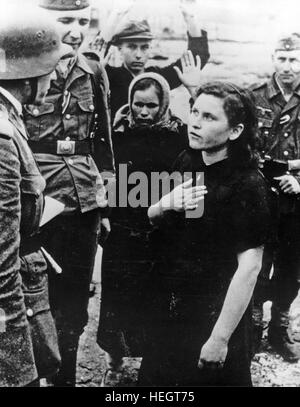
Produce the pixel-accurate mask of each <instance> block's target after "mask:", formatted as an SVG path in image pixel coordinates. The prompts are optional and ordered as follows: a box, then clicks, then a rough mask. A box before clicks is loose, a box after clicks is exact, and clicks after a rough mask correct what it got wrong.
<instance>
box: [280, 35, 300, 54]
mask: <svg viewBox="0 0 300 407" xmlns="http://www.w3.org/2000/svg"><path fill="white" fill-rule="evenodd" d="M295 50H300V33H292V34H290V35H282V36H281V37H280V38H279V39H278V41H277V43H276V45H275V51H295Z"/></svg>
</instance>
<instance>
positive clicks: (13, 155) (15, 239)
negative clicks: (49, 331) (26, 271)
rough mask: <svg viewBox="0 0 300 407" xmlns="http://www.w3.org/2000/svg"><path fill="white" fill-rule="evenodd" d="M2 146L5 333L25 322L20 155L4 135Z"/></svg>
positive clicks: (0, 245) (0, 258) (0, 260)
mask: <svg viewBox="0 0 300 407" xmlns="http://www.w3.org/2000/svg"><path fill="white" fill-rule="evenodd" d="M0 144H1V150H0V151H1V159H0V225H1V231H0V264H1V267H0V310H1V315H2V319H1V330H2V332H5V331H6V330H7V323H9V321H10V320H12V319H14V322H16V321H18V320H19V321H20V319H22V310H23V306H24V304H23V300H22V295H21V281H20V276H19V268H20V264H19V245H20V219H21V197H20V182H21V178H20V162H19V158H18V151H17V148H16V146H15V144H14V142H13V140H12V138H11V137H9V136H6V135H3V134H1V135H0ZM3 314H4V315H3ZM3 318H4V319H3Z"/></svg>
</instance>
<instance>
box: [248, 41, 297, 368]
mask: <svg viewBox="0 0 300 407" xmlns="http://www.w3.org/2000/svg"><path fill="white" fill-rule="evenodd" d="M272 58H273V65H274V71H275V72H274V74H273V75H272V78H271V79H270V80H269V81H268V82H266V83H264V84H260V85H255V86H252V91H253V93H254V96H255V103H256V110H257V116H258V125H259V133H258V140H257V143H258V144H257V147H258V150H259V153H260V155H261V158H262V160H263V161H264V169H263V171H264V173H265V175H266V176H267V177H268V178H270V182H271V185H272V186H273V188H274V189H275V190H276V191H277V194H278V208H277V211H276V214H277V217H278V219H277V225H276V233H277V235H278V242H277V244H276V242H275V246H274V242H273V243H272V242H271V243H272V245H271V246H272V247H271V248H270V247H269V248H267V249H266V251H265V254H264V262H263V270H262V272H261V277H260V279H259V280H258V285H257V288H256V292H255V297H254V299H255V307H254V322H255V336H256V338H255V339H256V344H255V346H256V349H255V350H256V351H257V350H259V343H260V339H261V336H262V330H263V323H262V317H263V308H262V306H263V302H264V301H266V300H269V299H270V300H271V301H272V302H273V304H272V309H271V321H270V323H269V330H268V341H269V343H270V345H272V347H273V349H274V350H275V351H276V352H277V353H279V354H280V355H281V356H282V357H283V358H284V359H285V360H287V361H289V362H297V361H298V360H299V358H300V346H299V344H297V343H296V342H295V341H294V339H293V335H292V332H291V330H290V326H289V309H290V306H291V304H292V302H293V301H294V299H295V298H296V297H297V294H298V290H299V287H300V284H299V282H300V204H299V197H300V171H299V170H300V167H299V165H298V163H299V159H300V125H299V117H300V85H299V84H300V34H299V33H290V34H288V35H284V36H281V38H280V39H279V41H278V42H277V44H276V47H275V50H274V54H273V57H272ZM272 263H273V265H274V273H273V276H272V280H271V287H270V291H271V292H270V293H269V295H268V297H267V298H266V297H265V295H266V293H264V292H263V291H264V287H265V286H266V285H268V279H269V275H270V269H271V266H272Z"/></svg>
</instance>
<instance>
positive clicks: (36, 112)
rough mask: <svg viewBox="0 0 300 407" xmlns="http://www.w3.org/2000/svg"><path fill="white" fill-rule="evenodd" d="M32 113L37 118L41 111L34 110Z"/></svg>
mask: <svg viewBox="0 0 300 407" xmlns="http://www.w3.org/2000/svg"><path fill="white" fill-rule="evenodd" d="M32 113H33V114H34V115H35V116H37V115H38V114H39V113H40V111H39V109H34V110H33V112H32Z"/></svg>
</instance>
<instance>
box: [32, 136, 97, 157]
mask: <svg viewBox="0 0 300 407" xmlns="http://www.w3.org/2000/svg"><path fill="white" fill-rule="evenodd" d="M28 144H29V147H30V148H31V150H32V152H33V153H35V154H54V155H88V154H93V144H92V142H91V140H90V139H88V140H82V141H68V140H58V141H32V140H29V142H28Z"/></svg>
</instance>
